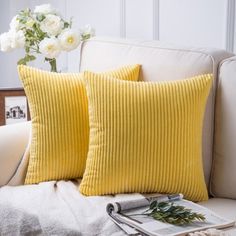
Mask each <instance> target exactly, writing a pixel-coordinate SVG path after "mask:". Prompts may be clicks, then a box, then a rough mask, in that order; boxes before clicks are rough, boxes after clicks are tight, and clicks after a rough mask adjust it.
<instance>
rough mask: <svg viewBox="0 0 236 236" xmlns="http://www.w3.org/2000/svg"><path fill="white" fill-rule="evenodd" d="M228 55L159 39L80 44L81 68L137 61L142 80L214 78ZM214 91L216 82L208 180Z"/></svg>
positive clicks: (206, 132) (206, 136)
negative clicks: (197, 76) (209, 76)
mask: <svg viewBox="0 0 236 236" xmlns="http://www.w3.org/2000/svg"><path fill="white" fill-rule="evenodd" d="M95 52H96V56H94V54H95ZM231 55H232V54H231V53H228V52H226V51H223V50H216V49H199V48H183V47H182V48H181V47H176V46H173V45H170V44H166V43H162V42H159V41H141V40H127V39H112V38H99V37H97V38H96V37H95V38H93V39H91V40H88V41H86V42H84V43H83V45H82V49H81V61H80V70H81V71H83V70H90V71H96V72H99V71H103V70H108V69H111V68H114V67H118V66H123V65H125V64H127V63H128V64H132V63H139V64H141V65H142V74H141V76H142V79H143V80H144V81H166V80H180V79H182V78H189V77H192V76H196V75H199V74H208V73H209V74H214V77H215V78H216V77H217V68H218V64H219V62H220V61H221V60H223V59H225V58H227V57H230V56H231ZM97 58H99V60H98V59H97ZM214 90H215V82H214V84H213V90H212V92H211V93H210V96H209V98H208V104H207V109H206V113H205V120H204V127H203V140H202V145H203V163H204V172H205V180H206V182H207V183H208V181H209V176H210V171H211V163H212V147H213V146H212V143H213V123H214Z"/></svg>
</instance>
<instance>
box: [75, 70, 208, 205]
mask: <svg viewBox="0 0 236 236" xmlns="http://www.w3.org/2000/svg"><path fill="white" fill-rule="evenodd" d="M84 77H85V83H86V89H87V94H88V100H89V122H90V144H89V152H88V158H87V163H86V169H85V173H84V176H83V179H82V182H81V185H80V191H81V193H83V194H85V195H103V194H116V193H127V192H140V193H146V192H160V193H179V192H180V193H183V194H184V196H185V197H186V198H188V199H190V200H193V201H202V200H207V199H208V194H207V189H206V184H205V181H204V174H203V166H202V146H201V144H202V125H203V116H204V111H205V104H206V100H207V97H208V94H209V90H210V88H211V84H212V75H201V76H196V77H193V78H190V79H186V80H181V81H171V82H159V83H153V82H150V83H149V82H127V81H119V80H115V79H110V78H109V79H107V78H103V77H102V76H100V75H98V74H94V73H90V72H85V74H84Z"/></svg>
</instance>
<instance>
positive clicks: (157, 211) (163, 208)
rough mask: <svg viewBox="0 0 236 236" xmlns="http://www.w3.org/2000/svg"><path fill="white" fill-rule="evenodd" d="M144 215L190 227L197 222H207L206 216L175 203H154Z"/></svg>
mask: <svg viewBox="0 0 236 236" xmlns="http://www.w3.org/2000/svg"><path fill="white" fill-rule="evenodd" d="M143 215H147V216H151V217H152V218H154V219H155V220H159V221H161V222H163V223H169V224H173V225H179V226H182V225H188V224H191V223H194V222H195V221H205V219H206V218H205V216H204V215H202V214H199V213H196V212H193V211H192V210H191V209H188V208H186V207H184V206H179V205H175V204H174V203H173V202H157V201H153V202H152V203H151V204H150V206H149V209H148V210H147V211H145V212H144V213H143Z"/></svg>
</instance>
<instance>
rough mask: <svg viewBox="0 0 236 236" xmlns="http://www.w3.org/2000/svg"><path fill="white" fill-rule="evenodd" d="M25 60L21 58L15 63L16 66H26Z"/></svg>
mask: <svg viewBox="0 0 236 236" xmlns="http://www.w3.org/2000/svg"><path fill="white" fill-rule="evenodd" d="M26 63H27V62H26V60H25V58H21V59H20V60H19V61H18V62H17V65H26Z"/></svg>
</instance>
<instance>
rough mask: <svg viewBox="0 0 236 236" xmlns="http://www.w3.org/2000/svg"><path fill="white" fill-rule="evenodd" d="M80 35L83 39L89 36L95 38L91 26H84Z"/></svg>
mask: <svg viewBox="0 0 236 236" xmlns="http://www.w3.org/2000/svg"><path fill="white" fill-rule="evenodd" d="M81 34H82V35H83V36H84V37H85V36H89V37H93V36H95V29H94V28H92V27H91V25H86V26H85V27H84V28H83V29H82V30H81Z"/></svg>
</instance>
